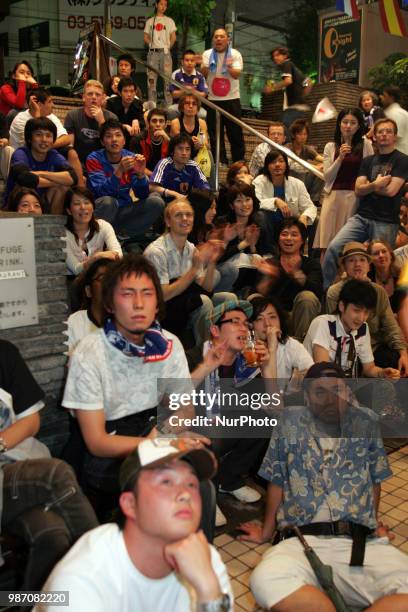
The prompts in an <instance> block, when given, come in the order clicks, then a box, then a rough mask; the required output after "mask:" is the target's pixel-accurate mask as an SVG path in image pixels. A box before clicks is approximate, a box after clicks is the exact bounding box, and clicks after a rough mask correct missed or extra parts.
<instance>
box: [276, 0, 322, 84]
mask: <svg viewBox="0 0 408 612" xmlns="http://www.w3.org/2000/svg"><path fill="white" fill-rule="evenodd" d="M329 7H333V0H294V2H293V8H292V10H291V12H290V13H289V14H288V16H287V18H286V20H285V27H286V29H287V33H286V35H285V38H286V45H287V47H288V48H289V51H290V57H291V59H292V61H293V62H294V63H295V64H296V66H298V67H299V68H300V69H301V70H302V71H303V72H304V73H306V74H310V73H316V72H317V67H318V57H317V52H318V43H319V17H318V14H317V12H318V11H320V10H322V9H325V8H329Z"/></svg>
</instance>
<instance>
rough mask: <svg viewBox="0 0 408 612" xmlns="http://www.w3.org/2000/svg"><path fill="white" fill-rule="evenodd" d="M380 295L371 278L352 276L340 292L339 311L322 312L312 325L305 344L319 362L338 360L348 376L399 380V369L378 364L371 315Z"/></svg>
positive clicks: (338, 363) (337, 362)
mask: <svg viewBox="0 0 408 612" xmlns="http://www.w3.org/2000/svg"><path fill="white" fill-rule="evenodd" d="M376 303H377V294H376V292H375V289H374V287H373V286H372V283H370V282H369V281H363V280H357V279H351V280H349V281H347V282H346V283H345V284H344V285H343V287H342V289H341V291H340V295H339V301H338V305H337V314H334V315H320V316H319V317H316V318H315V319H314V321H312V323H311V324H310V327H309V330H308V332H307V334H306V337H305V340H304V346H305V347H306V349H307V350H308V351H309V353H310V354H311V355H312V357H313V359H314V361H315V362H316V363H319V362H322V361H325V362H334V363H336V364H337V365H338V366H340V367H341V368H342V370H343V371H344V373H345V374H346V376H349V377H357V376H359V367H360V366H359V363H360V364H361V369H362V374H363V375H364V376H368V377H370V378H391V379H398V378H399V376H400V373H399V370H396V369H394V368H380V367H378V366H376V365H375V363H374V355H373V351H372V349H371V341H370V331H369V328H368V325H367V322H366V321H367V319H368V315H369V314H370V311H371V310H374V309H375V306H376Z"/></svg>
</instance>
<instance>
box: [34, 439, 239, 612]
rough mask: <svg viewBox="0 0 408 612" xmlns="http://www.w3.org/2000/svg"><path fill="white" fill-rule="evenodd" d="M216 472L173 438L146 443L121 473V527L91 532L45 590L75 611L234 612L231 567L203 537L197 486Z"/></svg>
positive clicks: (203, 453)
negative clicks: (62, 595) (64, 594)
mask: <svg viewBox="0 0 408 612" xmlns="http://www.w3.org/2000/svg"><path fill="white" fill-rule="evenodd" d="M215 470H216V462H215V459H214V456H213V455H212V453H211V452H210V451H208V450H207V449H205V448H204V447H199V448H193V449H192V448H191V447H189V448H187V447H186V446H185V442H184V441H183V440H182V439H176V438H175V439H169V438H155V439H150V440H144V441H143V442H141V443H140V444H139V446H138V447H137V448H136V449H135V451H134V452H133V453H131V454H130V455H129V456H128V457H127V458H126V460H125V461H124V462H123V464H122V467H121V471H120V486H121V491H122V493H121V495H120V498H119V508H120V515H121V516H120V518H119V521H118V523H119V524H118V525H117V524H114V523H108V524H105V525H102V526H101V527H98V528H97V529H93V530H92V531H89V532H88V533H86V534H85V536H84V537H82V538H81V539H80V540H79V541H78V543H77V545H75V546H74V547H73V548H72V549H71V550H70V552H69V553H68V554H67V555H66V557H64V559H63V560H62V561H61V562H60V563H59V564H58V565H57V566H56V567H55V568H54V570H53V572H52V573H51V575H50V577H49V578H48V580H47V582H46V584H45V585H44V590H45V591H49V590H65V591H66V590H68V591H69V597H70V601H69V606H68V610H74V611H75V612H88V611H89V610H92V612H106V611H107V610H127V611H128V612H145V611H146V610H152V611H154V612H190V610H197V611H198V612H226V611H228V610H232V592H231V586H230V583H229V578H228V574H227V571H226V568H225V566H224V564H223V562H222V560H221V558H220V556H219V554H218V553H217V551H216V550H215V549H214V548H213V547H212V546H210V545H209V544H208V542H207V540H206V538H205V536H204V534H203V532H202V531H198V528H199V524H200V517H201V498H200V492H199V483H200V481H202V480H206V479H209V478H211V477H212V476H213V475H214V473H215ZM35 610H36V612H40V611H42V610H43V608H42V607H41V606H40V605H38V606H37V607H36V608H35ZM45 610H47V612H57V608H56V607H55V608H54V606H52V605H51V606H47V608H44V612H45Z"/></svg>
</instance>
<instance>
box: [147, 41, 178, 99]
mask: <svg viewBox="0 0 408 612" xmlns="http://www.w3.org/2000/svg"><path fill="white" fill-rule="evenodd" d="M147 63H148V64H149V66H152V67H153V68H156V70H160V72H163V73H164V74H165V75H166V76H168V77H171V73H172V72H173V61H172V58H171V53H170V52H168V53H165V52H164V50H163V51H161V50H160V51H157V50H156V51H149V52H148V54H147ZM163 90H164V100H165V102H166V105H167V106H169V105H170V104H171V103H172V102H173V96H172V95H171V93H170V92H169V88H168V84H167V82H164V81H163ZM147 92H148V98H149V100H151V101H152V102H154V103H156V102H157V74H156V73H155V72H153V70H148V71H147Z"/></svg>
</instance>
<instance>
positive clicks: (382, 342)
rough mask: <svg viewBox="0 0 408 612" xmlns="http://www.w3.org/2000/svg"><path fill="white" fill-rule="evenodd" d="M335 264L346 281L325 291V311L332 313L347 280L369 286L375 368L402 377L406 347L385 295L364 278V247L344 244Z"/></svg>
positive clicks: (367, 262) (407, 360)
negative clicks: (372, 301)
mask: <svg viewBox="0 0 408 612" xmlns="http://www.w3.org/2000/svg"><path fill="white" fill-rule="evenodd" d="M339 260H340V263H341V264H342V266H343V269H344V271H345V273H346V278H344V279H342V280H340V281H339V282H338V283H336V284H334V285H332V286H331V287H329V289H328V291H327V298H326V299H327V308H326V311H327V312H328V313H329V314H332V313H335V312H336V310H337V305H338V302H339V296H340V292H341V290H342V288H343V286H344V284H345V282H346V281H347V280H350V279H352V278H353V279H357V280H363V281H367V282H369V283H370V285H371V287H373V289H374V290H375V292H376V294H377V303H376V306H375V308H374V309H372V310H371V311H370V312H369V314H368V318H367V325H368V328H369V330H370V337H371V346H372V349H373V353H374V361H375V364H376V365H377V366H379V367H381V368H389V367H390V368H395V369H397V370H400V372H401V375H402V376H405V375H406V374H407V373H408V358H407V344H406V342H405V339H404V336H403V334H402V332H401V329H400V327H399V325H398V323H397V322H396V320H395V317H394V314H393V312H392V310H391V306H390V301H389V299H388V295H387V292H386V291H385V289H384V287H381V286H380V285H378V284H377V283H374V282H372V281H371V280H370V279H369V277H368V272H369V269H370V263H371V257H370V255H369V254H368V253H367V250H366V248H365V246H364V244H362V243H361V242H348V243H347V244H345V245H344V247H343V250H342V253H341V256H340V258H339Z"/></svg>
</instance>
